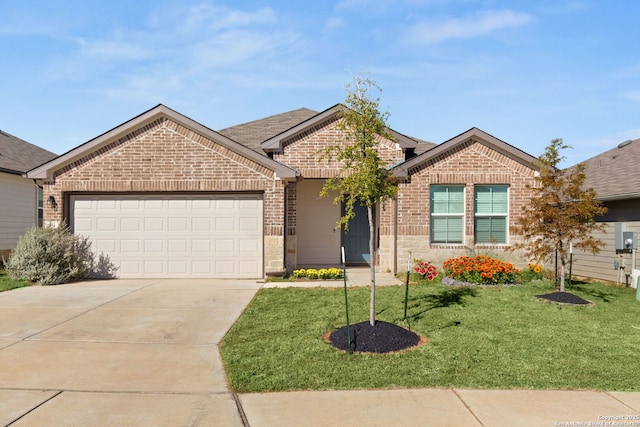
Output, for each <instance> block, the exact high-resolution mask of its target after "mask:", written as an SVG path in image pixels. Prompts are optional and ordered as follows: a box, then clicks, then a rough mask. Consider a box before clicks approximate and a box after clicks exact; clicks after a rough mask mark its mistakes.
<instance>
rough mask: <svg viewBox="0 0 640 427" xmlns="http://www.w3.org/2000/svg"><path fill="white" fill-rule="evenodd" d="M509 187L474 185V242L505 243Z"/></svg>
mask: <svg viewBox="0 0 640 427" xmlns="http://www.w3.org/2000/svg"><path fill="white" fill-rule="evenodd" d="M508 212H509V187H508V186H506V185H476V186H475V227H474V229H475V242H476V243H498V244H500V243H502V244H506V243H507V224H508V223H509V221H508V220H507V219H508V218H507V214H508Z"/></svg>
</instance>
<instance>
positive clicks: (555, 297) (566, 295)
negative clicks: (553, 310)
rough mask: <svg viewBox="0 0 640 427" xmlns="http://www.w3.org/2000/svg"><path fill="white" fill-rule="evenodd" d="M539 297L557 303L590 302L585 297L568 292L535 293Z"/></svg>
mask: <svg viewBox="0 0 640 427" xmlns="http://www.w3.org/2000/svg"><path fill="white" fill-rule="evenodd" d="M536 297H538V298H540V299H544V300H547V301H551V302H556V303H559V304H571V305H589V304H591V302H589V301H587V300H586V299H582V298H580V297H579V296H577V295H574V294H572V293H570V292H551V293H550V294H544V295H536Z"/></svg>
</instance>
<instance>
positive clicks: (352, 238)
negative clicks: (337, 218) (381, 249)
mask: <svg viewBox="0 0 640 427" xmlns="http://www.w3.org/2000/svg"><path fill="white" fill-rule="evenodd" d="M353 209H354V211H355V214H356V216H355V217H353V218H351V220H350V221H349V230H348V231H343V232H342V233H343V234H342V242H343V244H344V252H345V258H346V261H347V263H348V264H365V263H368V262H369V258H370V254H369V218H368V216H367V207H366V206H360V204H359V203H357V202H356V204H355V205H354V206H353ZM342 214H343V215H344V209H343V213H342Z"/></svg>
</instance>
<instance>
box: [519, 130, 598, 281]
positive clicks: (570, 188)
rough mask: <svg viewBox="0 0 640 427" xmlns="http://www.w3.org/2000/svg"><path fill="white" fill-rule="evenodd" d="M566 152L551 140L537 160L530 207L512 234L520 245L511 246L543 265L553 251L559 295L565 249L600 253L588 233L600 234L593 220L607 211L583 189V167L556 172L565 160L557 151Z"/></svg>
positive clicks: (555, 140)
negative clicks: (556, 262) (517, 237)
mask: <svg viewBox="0 0 640 427" xmlns="http://www.w3.org/2000/svg"><path fill="white" fill-rule="evenodd" d="M567 148H571V147H570V146H568V145H566V144H564V143H563V142H562V139H559V138H557V139H553V140H552V141H551V143H550V144H549V146H547V148H546V149H545V152H544V154H542V155H541V156H540V157H539V158H538V160H537V162H536V166H537V168H538V171H539V175H538V176H536V178H535V179H536V181H537V185H536V186H529V185H528V186H527V188H528V189H531V190H532V197H531V201H530V204H529V205H527V206H525V207H524V209H523V212H522V216H519V217H518V218H517V224H516V225H515V226H514V227H513V231H514V233H516V234H521V235H522V237H523V241H522V242H519V243H517V244H514V245H513V247H514V249H524V250H525V252H526V254H527V256H529V257H530V258H532V259H535V260H538V261H543V260H545V259H549V258H550V257H551V256H552V254H553V253H555V251H557V253H558V257H559V258H560V266H561V267H560V291H561V292H564V275H565V270H566V264H567V259H568V258H569V245H570V244H572V245H573V247H575V248H578V249H583V250H585V251H590V252H592V253H593V254H597V253H598V252H600V249H602V248H603V247H604V242H602V241H601V240H599V239H595V238H593V237H592V232H594V231H604V224H602V223H597V222H595V217H596V216H599V215H603V214H604V213H605V212H606V211H607V208H605V207H603V206H602V205H601V204H600V202H599V201H598V200H596V193H595V191H594V190H593V188H587V189H585V188H583V184H584V181H585V178H586V175H585V173H584V170H585V167H584V165H583V164H578V165H577V166H574V167H573V168H569V169H566V170H561V169H559V168H558V164H559V163H560V162H561V161H562V160H564V159H565V157H564V156H562V155H561V154H560V151H561V150H564V149H567Z"/></svg>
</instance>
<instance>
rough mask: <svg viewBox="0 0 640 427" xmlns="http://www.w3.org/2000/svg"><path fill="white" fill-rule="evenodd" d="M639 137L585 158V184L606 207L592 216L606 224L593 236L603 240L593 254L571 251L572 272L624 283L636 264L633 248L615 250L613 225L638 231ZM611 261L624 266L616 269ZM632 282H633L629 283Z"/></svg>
mask: <svg viewBox="0 0 640 427" xmlns="http://www.w3.org/2000/svg"><path fill="white" fill-rule="evenodd" d="M638 162H640V139H636V140H627V141H624V142H622V143H620V144H619V145H618V146H616V147H614V148H612V149H610V150H607V151H605V152H603V153H600V154H598V155H597V156H594V157H592V158H590V159H588V160H586V161H584V162H583V163H584V165H585V174H586V180H585V187H586V188H589V187H591V188H593V189H594V190H595V191H596V194H597V199H598V200H600V201H601V202H602V204H603V205H604V206H606V207H607V209H608V210H607V213H606V214H604V215H603V216H601V217H598V218H596V221H598V222H603V223H605V224H606V232H605V233H596V234H594V237H597V238H599V239H601V240H602V241H603V242H604V243H605V248H604V249H603V250H602V251H601V252H600V253H599V254H597V255H593V254H591V253H585V252H582V251H575V252H574V254H573V266H572V274H575V275H578V276H581V277H587V278H593V279H599V280H608V281H611V282H620V283H625V281H626V277H625V275H626V274H631V270H632V267H634V266H636V268H638V266H637V265H636V259H635V258H636V251H632V253H623V254H616V236H615V235H616V229H618V231H627V232H635V233H640V173H638ZM615 265H618V266H623V265H624V266H625V268H624V269H619V268H618V269H616V268H615ZM633 285H634V286H635V283H633Z"/></svg>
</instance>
